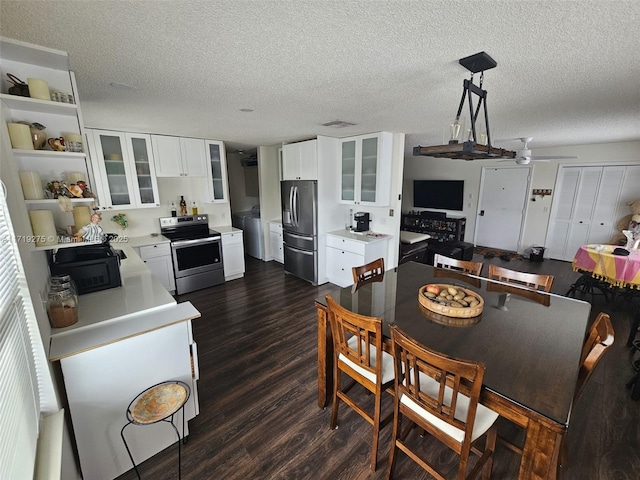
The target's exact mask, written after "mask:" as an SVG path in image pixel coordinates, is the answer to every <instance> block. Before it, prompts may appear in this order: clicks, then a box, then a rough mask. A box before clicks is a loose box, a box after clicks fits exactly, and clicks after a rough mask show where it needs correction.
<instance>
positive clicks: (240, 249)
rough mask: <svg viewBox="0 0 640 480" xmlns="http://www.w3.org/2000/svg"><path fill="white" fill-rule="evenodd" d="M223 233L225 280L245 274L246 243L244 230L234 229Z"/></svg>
mask: <svg viewBox="0 0 640 480" xmlns="http://www.w3.org/2000/svg"><path fill="white" fill-rule="evenodd" d="M221 234H222V259H223V262H224V279H225V281H229V280H235V279H236V278H242V277H243V276H244V243H243V241H242V230H239V229H233V230H232V231H229V232H221Z"/></svg>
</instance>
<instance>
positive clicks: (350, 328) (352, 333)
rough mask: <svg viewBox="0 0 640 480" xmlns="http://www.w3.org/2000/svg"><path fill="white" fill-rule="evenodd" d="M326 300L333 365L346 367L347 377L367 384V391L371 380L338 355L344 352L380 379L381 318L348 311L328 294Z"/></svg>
mask: <svg viewBox="0 0 640 480" xmlns="http://www.w3.org/2000/svg"><path fill="white" fill-rule="evenodd" d="M326 300H327V307H328V310H329V324H330V325H331V334H332V335H333V349H334V353H335V362H336V364H337V365H338V366H339V368H340V369H342V370H345V369H346V370H348V373H349V376H351V377H352V378H355V379H357V380H358V382H359V383H361V384H363V385H365V386H368V387H370V388H369V390H372V389H375V385H372V382H371V380H369V379H367V378H366V377H364V376H363V375H362V374H361V373H360V372H358V371H357V370H354V369H353V368H351V367H350V366H349V365H348V364H346V363H345V362H344V361H340V360H339V358H340V355H344V357H345V358H346V359H348V360H350V361H351V362H353V363H354V364H356V365H358V366H359V367H360V368H362V369H364V370H365V371H367V372H369V373H370V374H372V375H375V376H376V378H377V380H378V382H379V381H380V380H381V378H382V376H381V365H382V362H379V361H378V362H377V361H376V359H378V358H380V357H381V356H382V339H383V338H382V319H381V318H378V317H367V316H365V315H360V314H358V313H354V312H352V311H350V310H347V309H346V308H344V307H343V306H342V305H340V304H339V303H338V302H336V301H335V300H334V299H333V298H332V297H331V296H330V295H327V296H326ZM372 349H373V351H372ZM372 353H373V355H372Z"/></svg>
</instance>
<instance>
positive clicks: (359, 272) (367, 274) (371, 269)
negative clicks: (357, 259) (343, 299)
mask: <svg viewBox="0 0 640 480" xmlns="http://www.w3.org/2000/svg"><path fill="white" fill-rule="evenodd" d="M351 273H352V274H353V283H354V284H358V283H363V282H370V281H374V280H382V278H383V276H384V258H378V259H376V260H374V261H372V262H369V263H367V264H366V265H361V266H359V267H352V268H351Z"/></svg>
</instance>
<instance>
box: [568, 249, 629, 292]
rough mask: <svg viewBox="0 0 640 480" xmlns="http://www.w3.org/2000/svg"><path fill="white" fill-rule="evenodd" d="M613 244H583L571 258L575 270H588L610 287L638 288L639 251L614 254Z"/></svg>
mask: <svg viewBox="0 0 640 480" xmlns="http://www.w3.org/2000/svg"><path fill="white" fill-rule="evenodd" d="M616 248H619V247H616V246H614V245H583V246H581V247H580V248H579V249H578V251H577V252H576V255H575V257H574V258H573V269H574V270H575V271H582V272H589V273H590V274H591V275H592V276H593V277H595V278H598V279H600V280H603V281H605V282H607V283H608V284H609V285H611V286H612V287H621V288H635V289H639V290H640V251H638V250H632V251H631V252H630V253H629V255H626V256H625V255H614V254H613V251H614V250H615V249H616Z"/></svg>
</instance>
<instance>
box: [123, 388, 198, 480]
mask: <svg viewBox="0 0 640 480" xmlns="http://www.w3.org/2000/svg"><path fill="white" fill-rule="evenodd" d="M190 393H191V392H190V390H189V386H188V385H187V384H186V383H184V382H180V381H178V380H170V381H166V382H161V383H158V384H156V385H153V386H152V387H149V388H147V389H146V390H145V391H144V392H142V393H140V394H139V395H138V396H137V397H136V398H134V399H133V400H132V401H131V403H130V404H129V406H128V407H127V420H128V422H127V423H126V424H125V426H124V427H122V430H120V436H121V437H122V441H123V442H124V446H125V448H126V449H127V453H128V454H129V458H130V459H131V463H132V464H133V468H134V470H135V471H136V474H137V475H138V478H141V477H140V472H138V467H137V466H136V462H135V461H134V460H133V455H132V454H131V450H129V445H127V440H126V439H125V438H124V429H125V428H127V427H128V426H129V425H131V424H133V425H151V424H154V423H158V422H167V423H169V424H171V426H172V427H173V429H174V430H175V431H176V435H177V436H178V478H181V468H180V467H181V448H180V444H181V443H187V439H186V438H183V441H182V442H181V441H180V433H179V432H178V429H177V427H176V426H175V425H174V424H173V416H174V415H175V414H176V413H177V412H178V411H179V410H182V436H183V437H184V405H185V403H187V400H189V395H190Z"/></svg>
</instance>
